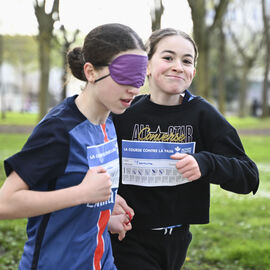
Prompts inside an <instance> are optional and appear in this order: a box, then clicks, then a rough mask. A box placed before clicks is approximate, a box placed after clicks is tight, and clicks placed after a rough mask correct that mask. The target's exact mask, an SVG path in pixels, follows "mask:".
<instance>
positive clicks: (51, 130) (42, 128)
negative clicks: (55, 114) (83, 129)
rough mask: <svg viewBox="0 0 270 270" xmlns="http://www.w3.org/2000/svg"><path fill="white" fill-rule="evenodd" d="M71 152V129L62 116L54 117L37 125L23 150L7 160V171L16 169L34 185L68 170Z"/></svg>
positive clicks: (30, 184)
mask: <svg viewBox="0 0 270 270" xmlns="http://www.w3.org/2000/svg"><path fill="white" fill-rule="evenodd" d="M68 154H69V136H68V132H67V131H66V129H65V126H64V124H63V122H62V121H61V120H59V119H57V118H50V119H48V120H44V121H42V122H40V123H39V124H38V125H37V126H36V127H35V129H34V130H33V133H32V134H31V136H30V137H29V138H28V140H27V142H26V143H25V145H24V146H23V148H22V150H21V151H20V152H18V153H16V154H15V155H13V156H11V157H9V158H8V159H6V160H5V161H4V167H5V172H6V175H7V176H8V175H9V174H10V173H11V172H12V171H16V173H17V174H18V175H19V176H20V177H21V178H22V179H23V180H24V182H25V183H26V184H27V185H28V186H29V187H30V188H31V189H34V188H35V186H37V185H43V184H47V183H50V181H54V180H55V179H56V178H58V177H59V176H61V175H62V174H64V172H65V167H66V164H67V160H68Z"/></svg>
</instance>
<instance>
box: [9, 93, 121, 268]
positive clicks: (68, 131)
mask: <svg viewBox="0 0 270 270" xmlns="http://www.w3.org/2000/svg"><path fill="white" fill-rule="evenodd" d="M75 98H76V96H73V97H69V98H67V99H66V100H64V101H63V102H62V103H60V104H59V105H58V106H56V107H55V108H53V109H52V110H51V111H50V112H49V113H48V114H47V115H46V116H45V117H44V119H43V120H41V122H40V123H39V124H38V125H37V126H36V127H35V129H34V130H33V132H32V134H31V136H30V137H29V139H28V140H27V142H26V144H25V145H24V146H23V148H22V150H21V151H20V152H18V153H17V154H15V155H13V156H12V157H10V158H8V159H7V160H5V161H4V166H5V170H6V174H7V176H8V175H9V174H10V173H11V172H12V171H16V173H17V174H18V175H19V176H20V177H21V178H22V179H23V180H24V181H25V183H26V184H27V185H28V186H29V188H30V189H31V190H35V191H49V190H58V189H63V188H66V187H71V186H74V185H78V184H79V183H81V181H82V179H83V178H84V176H85V174H86V172H87V171H88V169H89V167H95V166H98V165H102V166H104V167H105V168H106V169H107V170H108V172H112V174H114V176H113V177H112V175H111V178H113V179H112V181H113V188H112V195H111V198H110V199H109V200H108V201H107V202H102V203H96V204H87V205H79V206H76V207H71V208H66V209H63V210H59V211H56V212H53V213H50V214H47V215H41V216H37V217H31V218H29V219H28V224H27V235H28V240H27V242H26V243H25V247H24V252H23V255H22V259H21V261H20V265H19V269H20V270H30V269H31V270H34V269H39V270H41V269H42V270H48V269H50V270H51V269H69V270H73V269H74V270H75V269H80V270H84V269H85V270H86V269H87V270H89V269H101V268H102V269H106V270H112V269H116V268H115V266H114V262H113V256H112V251H111V243H110V237H109V234H108V230H107V223H108V220H109V217H110V214H111V211H112V209H113V206H114V201H115V195H116V193H117V188H118V176H119V175H118V173H119V158H118V147H117V141H116V134H115V129H114V126H113V123H112V120H111V119H110V118H108V119H107V121H106V125H94V124H92V123H90V122H89V121H88V120H87V119H86V118H85V116H84V115H83V114H82V113H81V112H80V111H79V110H78V108H77V106H76V104H75Z"/></svg>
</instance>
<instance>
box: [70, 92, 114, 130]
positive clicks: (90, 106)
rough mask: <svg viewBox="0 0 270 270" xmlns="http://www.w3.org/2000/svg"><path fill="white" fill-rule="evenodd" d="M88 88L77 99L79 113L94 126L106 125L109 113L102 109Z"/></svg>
mask: <svg viewBox="0 0 270 270" xmlns="http://www.w3.org/2000/svg"><path fill="white" fill-rule="evenodd" d="M92 93H93V91H91V89H88V88H87V87H86V88H85V89H84V90H83V91H82V92H81V93H80V94H79V96H78V97H77V98H76V99H75V103H76V105H77V107H78V109H79V111H80V112H81V113H82V114H83V115H84V116H85V117H86V118H87V119H88V120H89V121H90V122H91V123H92V124H94V125H100V124H104V123H105V122H106V119H107V117H108V116H109V111H108V110H104V109H102V106H101V105H100V103H99V102H98V101H97V100H96V99H95V96H94V95H93V94H92Z"/></svg>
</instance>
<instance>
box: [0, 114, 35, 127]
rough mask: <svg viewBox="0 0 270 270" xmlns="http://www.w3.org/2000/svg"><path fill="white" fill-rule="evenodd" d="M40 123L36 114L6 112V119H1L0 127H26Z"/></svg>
mask: <svg viewBox="0 0 270 270" xmlns="http://www.w3.org/2000/svg"><path fill="white" fill-rule="evenodd" d="M37 122H38V114H36V113H27V112H25V113H19V112H6V117H5V118H4V119H3V118H2V117H1V118H0V125H26V126H34V125H36V124H37Z"/></svg>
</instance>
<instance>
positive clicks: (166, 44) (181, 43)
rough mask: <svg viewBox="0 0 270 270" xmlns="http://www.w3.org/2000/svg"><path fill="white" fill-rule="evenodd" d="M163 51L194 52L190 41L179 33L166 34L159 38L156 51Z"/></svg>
mask: <svg viewBox="0 0 270 270" xmlns="http://www.w3.org/2000/svg"><path fill="white" fill-rule="evenodd" d="M163 51H164V52H166V51H173V52H175V53H178V52H183V51H185V52H186V53H189V54H192V55H194V54H195V50H194V47H193V44H192V43H191V41H189V40H188V39H186V38H184V37H182V36H179V35H174V36H168V37H165V38H163V39H162V40H160V41H159V43H158V44H157V47H156V52H158V53H162V52H163Z"/></svg>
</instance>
